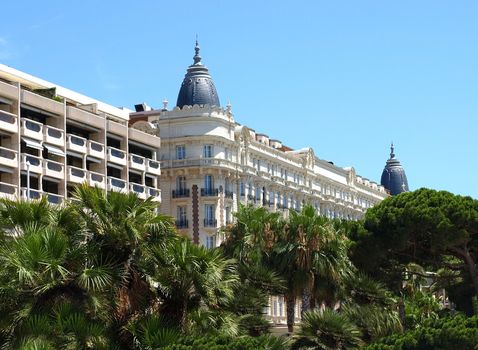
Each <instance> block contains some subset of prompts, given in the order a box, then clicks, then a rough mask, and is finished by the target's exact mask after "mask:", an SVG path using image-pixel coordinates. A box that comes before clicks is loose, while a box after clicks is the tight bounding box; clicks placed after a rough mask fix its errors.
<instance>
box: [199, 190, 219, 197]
mask: <svg viewBox="0 0 478 350" xmlns="http://www.w3.org/2000/svg"><path fill="white" fill-rule="evenodd" d="M218 194H219V190H218V189H217V188H201V197H217V195H218Z"/></svg>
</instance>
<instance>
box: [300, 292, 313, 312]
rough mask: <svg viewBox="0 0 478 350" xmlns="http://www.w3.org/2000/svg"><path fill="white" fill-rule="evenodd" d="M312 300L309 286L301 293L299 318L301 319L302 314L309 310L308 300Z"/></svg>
mask: <svg viewBox="0 0 478 350" xmlns="http://www.w3.org/2000/svg"><path fill="white" fill-rule="evenodd" d="M311 298H312V291H311V289H310V288H309V286H306V287H305V288H304V290H303V291H302V305H301V308H300V317H301V318H303V317H304V314H305V313H306V312H307V311H309V310H310V299H311Z"/></svg>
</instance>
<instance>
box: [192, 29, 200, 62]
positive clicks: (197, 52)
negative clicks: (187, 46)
mask: <svg viewBox="0 0 478 350" xmlns="http://www.w3.org/2000/svg"><path fill="white" fill-rule="evenodd" d="M199 50H201V48H200V47H199V42H198V36H197V34H196V46H195V47H194V52H196V54H195V55H194V57H193V59H194V64H202V63H201V56H199Z"/></svg>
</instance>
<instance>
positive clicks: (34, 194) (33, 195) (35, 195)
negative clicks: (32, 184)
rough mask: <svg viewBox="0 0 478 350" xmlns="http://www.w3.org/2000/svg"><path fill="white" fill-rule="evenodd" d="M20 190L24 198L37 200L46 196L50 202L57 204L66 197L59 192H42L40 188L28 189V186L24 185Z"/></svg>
mask: <svg viewBox="0 0 478 350" xmlns="http://www.w3.org/2000/svg"><path fill="white" fill-rule="evenodd" d="M20 192H21V193H20V196H21V198H22V199H30V200H32V199H33V200H35V199H40V198H42V197H44V198H46V199H47V201H48V203H50V204H56V205H59V204H61V203H63V199H64V197H63V196H61V195H59V194H56V193H49V192H42V191H39V190H35V189H33V188H30V190H28V189H27V188H26V187H22V188H21V190H20Z"/></svg>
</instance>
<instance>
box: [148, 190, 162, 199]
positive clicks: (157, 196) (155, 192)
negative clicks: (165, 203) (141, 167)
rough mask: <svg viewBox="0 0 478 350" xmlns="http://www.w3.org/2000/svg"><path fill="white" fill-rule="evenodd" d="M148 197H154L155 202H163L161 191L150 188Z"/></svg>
mask: <svg viewBox="0 0 478 350" xmlns="http://www.w3.org/2000/svg"><path fill="white" fill-rule="evenodd" d="M148 196H150V197H153V201H154V202H161V190H159V189H157V188H154V187H148Z"/></svg>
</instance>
